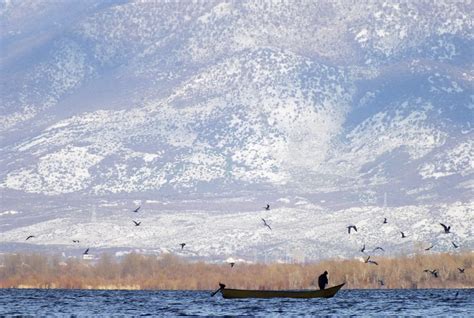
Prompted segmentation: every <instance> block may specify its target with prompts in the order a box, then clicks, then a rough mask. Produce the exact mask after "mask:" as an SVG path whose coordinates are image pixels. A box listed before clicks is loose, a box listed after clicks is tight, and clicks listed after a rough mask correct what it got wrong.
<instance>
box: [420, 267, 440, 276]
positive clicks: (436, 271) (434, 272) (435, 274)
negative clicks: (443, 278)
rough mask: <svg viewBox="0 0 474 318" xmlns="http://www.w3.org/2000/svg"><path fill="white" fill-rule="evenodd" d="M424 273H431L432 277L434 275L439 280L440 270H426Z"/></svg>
mask: <svg viewBox="0 0 474 318" xmlns="http://www.w3.org/2000/svg"><path fill="white" fill-rule="evenodd" d="M423 272H425V273H431V275H433V276H434V277H436V278H438V270H437V269H433V270H429V269H425V270H424V271H423Z"/></svg>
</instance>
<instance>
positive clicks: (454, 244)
mask: <svg viewBox="0 0 474 318" xmlns="http://www.w3.org/2000/svg"><path fill="white" fill-rule="evenodd" d="M451 243H452V244H453V246H454V248H458V247H459V245H456V243H454V242H451Z"/></svg>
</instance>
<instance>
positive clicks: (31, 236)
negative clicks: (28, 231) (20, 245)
mask: <svg viewBox="0 0 474 318" xmlns="http://www.w3.org/2000/svg"><path fill="white" fill-rule="evenodd" d="M33 237H36V236H34V235H30V236H28V237H27V238H26V240H25V241H28V240H29V239H30V238H33Z"/></svg>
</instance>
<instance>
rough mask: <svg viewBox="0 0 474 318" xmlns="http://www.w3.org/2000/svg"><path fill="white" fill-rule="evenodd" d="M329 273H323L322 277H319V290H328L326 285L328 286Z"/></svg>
mask: <svg viewBox="0 0 474 318" xmlns="http://www.w3.org/2000/svg"><path fill="white" fill-rule="evenodd" d="M328 283H329V282H328V272H327V271H324V273H322V274H321V275H319V277H318V285H319V289H321V290H323V289H324V288H326V285H327V284H328Z"/></svg>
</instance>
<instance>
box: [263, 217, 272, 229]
mask: <svg viewBox="0 0 474 318" xmlns="http://www.w3.org/2000/svg"><path fill="white" fill-rule="evenodd" d="M262 221H263V225H264V226H266V227H268V228H269V229H270V231H271V230H272V228H271V227H270V225H268V223H267V221H265V219H262Z"/></svg>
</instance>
